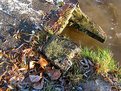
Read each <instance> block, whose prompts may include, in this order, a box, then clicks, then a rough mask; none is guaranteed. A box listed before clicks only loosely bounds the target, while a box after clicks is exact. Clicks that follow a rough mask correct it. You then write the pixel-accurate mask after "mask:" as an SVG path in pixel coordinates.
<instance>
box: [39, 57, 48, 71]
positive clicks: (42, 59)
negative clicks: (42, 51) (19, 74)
mask: <svg viewBox="0 0 121 91" xmlns="http://www.w3.org/2000/svg"><path fill="white" fill-rule="evenodd" d="M38 63H39V64H40V65H41V67H42V68H43V69H45V67H46V66H47V65H48V62H47V61H46V59H44V58H43V57H41V58H40V60H39V62H38Z"/></svg>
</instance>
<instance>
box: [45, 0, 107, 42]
mask: <svg viewBox="0 0 121 91" xmlns="http://www.w3.org/2000/svg"><path fill="white" fill-rule="evenodd" d="M72 1H73V0H72ZM72 1H71V2H69V3H65V4H64V5H63V6H62V7H60V8H58V9H57V10H52V11H51V12H50V13H49V14H47V15H46V16H45V17H44V21H43V27H44V30H46V31H47V32H49V33H51V34H55V35H59V34H60V33H61V32H62V31H63V30H64V28H65V27H66V26H68V25H70V24H71V26H73V27H75V28H76V29H78V30H80V31H82V32H84V33H86V34H88V35H89V36H91V37H92V38H94V39H96V40H98V41H100V42H104V41H105V39H106V34H105V33H104V31H103V30H102V29H101V28H100V27H99V26H98V25H96V24H95V23H93V22H92V21H90V20H89V19H88V17H87V16H86V15H85V14H84V13H83V12H82V11H81V9H80V7H79V5H78V2H77V1H76V2H72Z"/></svg>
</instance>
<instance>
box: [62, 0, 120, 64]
mask: <svg viewBox="0 0 121 91" xmlns="http://www.w3.org/2000/svg"><path fill="white" fill-rule="evenodd" d="M79 3H80V7H81V9H82V11H83V12H85V13H86V14H87V15H88V16H89V18H90V19H91V20H93V21H94V22H95V23H97V24H98V25H100V26H101V27H102V28H103V30H104V31H105V32H106V34H107V37H108V38H107V40H106V42H105V43H104V44H102V43H99V42H98V41H96V40H94V39H92V38H90V37H88V36H85V34H84V33H81V32H78V31H76V30H75V31H76V32H75V31H73V30H74V29H73V28H71V29H70V28H67V29H66V31H64V32H63V34H66V35H67V36H68V37H70V38H71V39H72V40H73V41H75V42H76V43H78V44H81V45H84V46H88V47H102V48H109V49H111V51H112V52H113V54H114V58H115V59H116V60H117V61H118V62H119V63H120V65H121V0H79Z"/></svg>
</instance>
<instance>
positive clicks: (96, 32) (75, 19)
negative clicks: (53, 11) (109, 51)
mask: <svg viewBox="0 0 121 91" xmlns="http://www.w3.org/2000/svg"><path fill="white" fill-rule="evenodd" d="M70 22H71V23H72V25H71V26H73V27H74V28H76V29H78V30H80V31H82V32H84V33H86V34H87V35H89V36H91V37H92V38H94V39H96V40H98V41H100V42H104V41H105V40H106V34H105V32H104V31H103V30H102V28H101V27H100V26H98V25H97V24H95V23H94V22H92V21H90V20H89V18H88V17H87V16H86V15H85V14H84V13H83V12H82V11H81V9H80V7H79V5H77V7H76V9H75V10H74V12H73V15H72V17H71V19H70Z"/></svg>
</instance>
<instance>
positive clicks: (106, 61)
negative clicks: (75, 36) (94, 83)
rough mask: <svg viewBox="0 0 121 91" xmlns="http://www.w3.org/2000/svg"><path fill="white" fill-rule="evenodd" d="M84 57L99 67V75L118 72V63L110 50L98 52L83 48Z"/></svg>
mask: <svg viewBox="0 0 121 91" xmlns="http://www.w3.org/2000/svg"><path fill="white" fill-rule="evenodd" d="M81 55H82V57H86V58H89V59H91V60H92V61H93V62H94V63H95V64H97V65H98V69H97V73H99V74H107V73H108V72H111V71H114V70H117V69H118V68H117V66H116V63H115V62H116V61H115V60H114V59H113V56H112V54H111V52H110V50H108V49H104V50H102V49H98V50H97V51H94V50H90V49H88V48H83V49H82V51H81Z"/></svg>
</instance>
